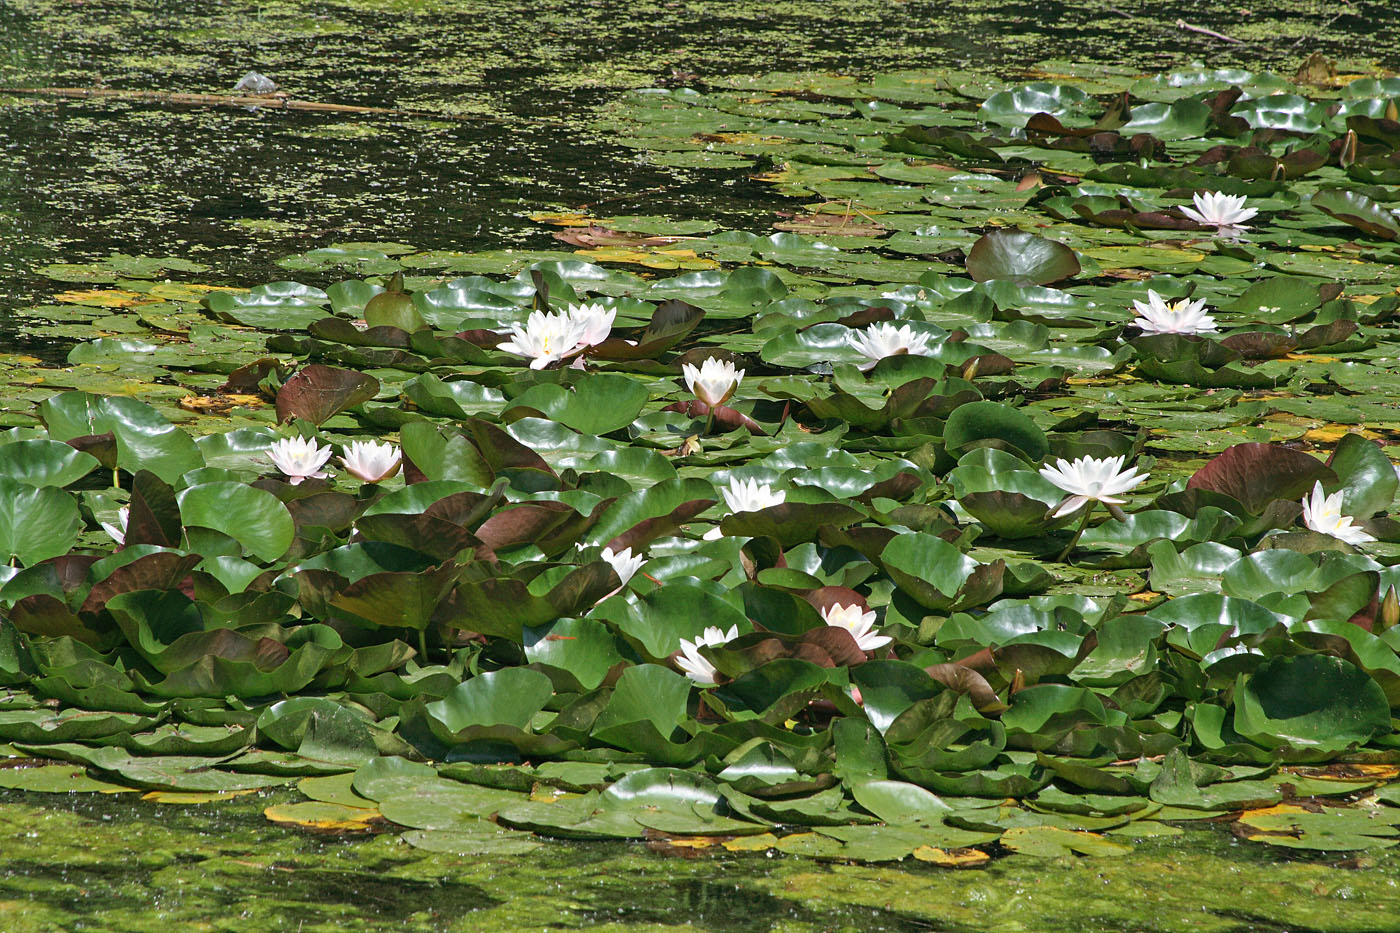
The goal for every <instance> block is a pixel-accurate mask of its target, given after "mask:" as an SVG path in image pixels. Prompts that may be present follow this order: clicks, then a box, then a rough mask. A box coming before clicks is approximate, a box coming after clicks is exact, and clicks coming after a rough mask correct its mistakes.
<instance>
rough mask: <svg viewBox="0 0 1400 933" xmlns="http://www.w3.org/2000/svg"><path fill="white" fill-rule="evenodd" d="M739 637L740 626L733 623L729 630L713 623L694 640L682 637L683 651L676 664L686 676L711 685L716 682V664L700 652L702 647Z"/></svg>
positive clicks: (709, 646)
mask: <svg viewBox="0 0 1400 933" xmlns="http://www.w3.org/2000/svg"><path fill="white" fill-rule="evenodd" d="M738 637H739V626H737V625H731V626H730V627H729V631H727V632H726V631H724V630H723V629H721V628H719V627H718V626H715V625H711V626H710V627H709V628H707V629H705V631H704V632H703V633H701V634H700V635H699V636H698V637H697V638H696V639H695V640H694V641H691V640H690V639H688V638H682V639H681V653H680V654H678V655H677V656H676V666H677V667H679V668H680V669H681V671H682V672H683V673H684V674H685V676H687V677H689V678H690V679H691V680H693V681H695V682H696V683H697V684H704V685H707V686H708V685H709V684H713V683H714V682H715V666H714V665H713V664H711V663H710V662H709V660H708V659H707V658H706V657H705V656H704V655H702V654H701V653H700V649H701V648H713V647H717V646H719V645H723V644H725V643H726V642H729V641H732V640H734V639H735V638H738Z"/></svg>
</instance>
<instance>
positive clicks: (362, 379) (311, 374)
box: [277, 363, 379, 425]
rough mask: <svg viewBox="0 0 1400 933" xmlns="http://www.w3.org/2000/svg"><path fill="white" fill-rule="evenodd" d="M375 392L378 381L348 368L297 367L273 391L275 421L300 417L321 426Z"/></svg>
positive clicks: (366, 399) (370, 396)
mask: <svg viewBox="0 0 1400 933" xmlns="http://www.w3.org/2000/svg"><path fill="white" fill-rule="evenodd" d="M378 394H379V380H378V379H375V378H374V377H373V376H366V375H365V374H364V373H357V372H354V371H353V370H349V369H337V368H336V367H334V366H323V365H321V364H320V363H313V364H311V365H310V366H307V367H304V368H303V369H300V370H298V371H297V372H296V373H295V374H293V375H292V377H291V378H290V379H288V380H287V381H286V382H284V383H283V384H282V388H280V389H278V390H277V420H278V421H279V422H281V423H283V424H286V423H288V422H290V421H292V420H294V419H297V418H304V419H305V420H307V421H310V422H311V423H312V424H315V425H321V424H324V423H325V422H326V421H327V420H329V419H330V418H331V417H332V416H333V415H336V414H339V413H340V412H342V411H345V410H346V409H347V408H353V407H355V406H356V405H360V404H363V403H365V402H367V401H369V400H370V399H372V398H374V397H375V396H376V395H378Z"/></svg>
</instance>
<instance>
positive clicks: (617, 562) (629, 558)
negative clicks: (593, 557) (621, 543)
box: [603, 547, 647, 586]
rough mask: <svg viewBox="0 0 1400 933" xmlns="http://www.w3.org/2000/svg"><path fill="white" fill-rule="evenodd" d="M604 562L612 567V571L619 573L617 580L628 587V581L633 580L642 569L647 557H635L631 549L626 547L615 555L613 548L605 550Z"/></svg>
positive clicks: (642, 555)
mask: <svg viewBox="0 0 1400 933" xmlns="http://www.w3.org/2000/svg"><path fill="white" fill-rule="evenodd" d="M603 560H605V561H607V562H608V563H609V564H611V565H612V569H613V570H614V571H615V572H616V573H617V578H618V579H619V580H621V581H622V585H623V586H626V585H627V581H628V580H630V579H632V577H633V575H634V574H636V572H637V571H638V570H640V569H642V564H645V563H646V562H647V556H646V555H645V554H638V555H636V556H635V557H634V556H633V555H632V549H631V548H630V547H625V548H623V549H622V550H621V551H618V552H617V553H616V554H614V553H613V549H612V548H610V547H605V548H603Z"/></svg>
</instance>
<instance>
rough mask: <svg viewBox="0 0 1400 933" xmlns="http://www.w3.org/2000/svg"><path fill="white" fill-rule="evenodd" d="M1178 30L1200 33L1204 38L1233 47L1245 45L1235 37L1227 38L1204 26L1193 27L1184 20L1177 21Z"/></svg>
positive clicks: (1221, 33)
mask: <svg viewBox="0 0 1400 933" xmlns="http://www.w3.org/2000/svg"><path fill="white" fill-rule="evenodd" d="M1176 28H1177V29H1185V30H1186V31H1187V32H1195V33H1200V34H1201V35H1203V36H1210V37H1211V38H1212V39H1219V40H1220V41H1221V42H1229V43H1232V44H1233V45H1244V44H1245V42H1244V40H1243V39H1236V38H1235V37H1234V36H1227V35H1225V34H1224V33H1223V32H1216V31H1215V30H1214V29H1207V28H1206V27H1204V26H1192V25H1191V24H1190V23H1188V22H1186V20H1184V19H1179V20H1177V21H1176Z"/></svg>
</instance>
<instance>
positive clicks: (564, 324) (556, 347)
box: [496, 311, 611, 369]
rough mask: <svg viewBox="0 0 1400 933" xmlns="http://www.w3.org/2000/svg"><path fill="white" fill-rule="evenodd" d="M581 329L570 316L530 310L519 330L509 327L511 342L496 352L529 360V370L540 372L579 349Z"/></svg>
mask: <svg viewBox="0 0 1400 933" xmlns="http://www.w3.org/2000/svg"><path fill="white" fill-rule="evenodd" d="M609 326H611V325H609ZM583 328H584V325H583V324H582V323H581V322H580V321H579V320H578V319H576V318H575V317H574V316H573V315H572V314H567V313H566V314H546V313H545V312H543V311H531V312H530V316H529V317H528V318H526V319H525V324H524V326H523V327H522V326H521V325H519V324H512V325H510V332H511V339H509V340H507V341H505V342H503V343H501V344H498V345H497V347H496V349H498V350H504V351H506V352H507V353H509V354H512V355H513V356H520V357H524V358H525V359H527V360H529V361H530V368H531V369H544V368H545V367H546V366H548V365H549V364H550V363H553V362H556V361H558V360H562V359H564V358H565V357H566V356H568V355H570V354H571V353H573V352H575V351H576V350H578V349H580V347H582V346H583V343H582V341H583Z"/></svg>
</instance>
